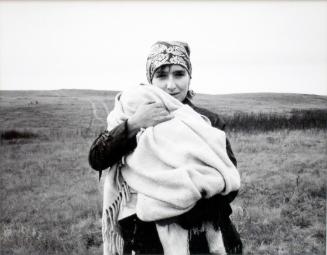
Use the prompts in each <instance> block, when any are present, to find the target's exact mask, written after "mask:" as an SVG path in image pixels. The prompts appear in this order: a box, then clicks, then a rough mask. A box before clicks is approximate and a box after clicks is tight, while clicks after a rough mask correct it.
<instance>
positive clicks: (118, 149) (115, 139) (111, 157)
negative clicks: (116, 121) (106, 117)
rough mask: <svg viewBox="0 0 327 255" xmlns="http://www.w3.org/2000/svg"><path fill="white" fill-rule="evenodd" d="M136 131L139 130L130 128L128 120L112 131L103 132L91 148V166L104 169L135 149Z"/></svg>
mask: <svg viewBox="0 0 327 255" xmlns="http://www.w3.org/2000/svg"><path fill="white" fill-rule="evenodd" d="M136 133H137V131H135V130H131V129H129V125H128V121H127V120H126V121H124V122H123V123H121V124H120V125H118V126H116V127H115V128H114V129H112V130H111V131H107V130H106V131H103V132H101V134H100V135H99V136H98V137H97V138H96V139H95V140H94V142H93V143H92V145H91V148H90V152H89V164H90V166H91V167H92V168H93V169H95V170H97V171H102V170H104V169H106V168H108V167H111V166H113V165H114V164H116V163H117V162H118V161H119V160H120V159H121V158H122V157H123V156H124V155H126V154H128V153H129V152H131V151H133V150H134V149H135V147H136Z"/></svg>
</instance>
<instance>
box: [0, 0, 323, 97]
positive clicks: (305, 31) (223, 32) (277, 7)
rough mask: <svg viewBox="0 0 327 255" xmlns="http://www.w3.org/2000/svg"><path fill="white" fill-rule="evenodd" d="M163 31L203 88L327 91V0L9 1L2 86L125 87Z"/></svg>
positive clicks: (0, 64) (1, 12)
mask: <svg viewBox="0 0 327 255" xmlns="http://www.w3.org/2000/svg"><path fill="white" fill-rule="evenodd" d="M158 40H182V41H186V42H188V43H189V45H190V47H191V61H192V64H193V79H192V88H193V89H194V90H195V91H196V92H201V93H210V94H225V93H243V92H291V93H308V94H324V95H327V1H208V2H203V1H190V2H188V1H180V2H174V1H167V2H160V1H153V2H150V1H144V2H141V1H132V2H129V1H123V2H118V1H117V2H115V1H43V2H42V1H0V89H2V90H28V89H40V90H45V89H63V88H76V89H99V90H122V89H126V88H128V87H131V86H134V85H136V84H139V83H141V82H146V76H145V61H146V56H147V54H148V51H149V48H150V46H151V45H152V44H153V43H154V42H156V41H158Z"/></svg>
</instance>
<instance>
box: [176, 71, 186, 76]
mask: <svg viewBox="0 0 327 255" xmlns="http://www.w3.org/2000/svg"><path fill="white" fill-rule="evenodd" d="M184 75H185V73H184V72H176V73H175V76H176V77H182V76H184Z"/></svg>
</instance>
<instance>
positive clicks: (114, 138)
mask: <svg viewBox="0 0 327 255" xmlns="http://www.w3.org/2000/svg"><path fill="white" fill-rule="evenodd" d="M146 69H147V79H148V81H149V83H150V84H152V86H155V87H157V88H160V89H161V90H163V91H164V92H166V93H168V94H169V95H171V96H172V97H174V98H175V99H177V100H178V101H180V102H182V103H183V104H185V105H189V106H190V107H191V108H193V110H195V111H196V112H198V113H199V114H201V115H204V116H206V117H207V118H208V119H209V120H210V122H211V124H212V126H213V127H215V128H217V129H220V130H224V128H225V124H224V123H223V121H222V120H221V119H220V118H219V116H218V115H216V114H215V113H212V112H210V111H208V110H206V109H202V108H199V107H196V106H194V105H193V104H192V103H191V101H190V99H191V97H192V94H191V93H190V90H189V86H190V80H191V77H192V66H191V62H190V50H189V47H188V45H187V44H185V43H182V42H157V43H155V44H154V45H153V46H152V49H151V52H150V54H149V56H148V59H147V68H146ZM172 119H173V116H172V115H171V113H170V112H169V111H167V109H166V108H165V107H164V105H163V104H160V103H156V102H148V103H146V104H143V105H141V106H140V107H138V108H137V110H136V111H135V113H134V114H133V115H132V116H131V117H129V118H128V119H127V120H126V121H124V122H123V123H121V124H118V125H116V126H115V127H111V128H110V131H105V132H103V133H101V134H100V136H99V137H98V138H97V139H96V140H95V141H94V142H93V144H92V146H91V149H90V154H89V162H90V165H91V166H92V168H94V169H95V170H98V171H100V173H101V171H102V170H104V169H106V168H108V167H112V166H114V165H115V164H117V163H118V162H119V161H120V160H121V159H122V158H123V157H124V156H126V155H128V154H129V153H131V152H132V151H134V149H135V148H136V147H137V139H136V135H137V133H138V132H139V131H140V129H145V128H148V127H153V126H156V125H158V124H160V123H163V122H166V121H169V120H172ZM226 150H227V154H228V156H229V158H230V160H231V161H232V162H233V164H234V165H235V166H236V159H235V157H234V155H233V152H232V149H231V146H230V143H229V141H228V140H227V139H226ZM131 194H132V196H131V198H130V199H129V201H128V202H127V203H125V204H124V205H123V206H122V207H121V208H120V210H119V217H118V219H119V225H120V229H121V235H122V238H123V240H124V253H125V254H129V253H131V252H132V251H134V252H136V254H138V253H143V254H156V253H162V252H163V248H162V244H161V242H160V240H159V237H158V233H157V229H156V225H155V223H154V222H144V221H142V220H140V219H139V218H138V217H137V216H136V214H135V210H133V207H135V196H134V197H133V191H132V192H131ZM134 194H135V193H134ZM236 194H237V192H231V193H230V194H228V195H226V196H222V195H219V194H218V195H215V196H213V197H211V198H209V199H201V200H199V201H198V202H197V203H196V205H195V206H194V207H193V208H192V209H191V210H189V211H188V212H186V213H184V214H182V215H181V216H178V217H175V218H173V219H168V220H167V221H168V222H169V221H172V222H175V223H178V225H179V226H181V227H182V228H184V229H186V230H194V229H198V230H199V231H190V233H191V234H190V235H189V249H190V252H191V253H209V245H208V241H207V239H206V237H205V234H204V233H203V232H202V231H201V226H202V223H203V222H212V223H213V225H214V226H215V227H216V228H219V229H220V230H221V232H222V238H223V242H224V246H225V249H226V251H227V252H228V253H230V254H240V253H241V252H242V243H241V240H240V238H239V235H238V233H237V231H236V229H235V228H234V226H233V225H232V223H231V221H230V219H229V215H230V214H231V212H232V211H231V207H230V205H229V203H230V202H231V201H232V200H233V199H234V198H235V196H236Z"/></svg>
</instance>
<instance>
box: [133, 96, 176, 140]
mask: <svg viewBox="0 0 327 255" xmlns="http://www.w3.org/2000/svg"><path fill="white" fill-rule="evenodd" d="M172 118H174V116H173V115H171V114H170V113H169V112H168V111H167V110H166V109H165V107H164V106H163V104H162V103H156V102H149V103H147V104H143V105H141V106H139V107H138V108H137V110H136V112H135V113H134V114H133V115H132V116H131V117H130V118H129V119H128V121H127V123H128V130H129V133H130V134H131V135H134V134H135V133H137V132H138V131H139V130H140V128H147V127H152V126H155V125H157V124H159V123H161V122H164V121H168V120H171V119H172Z"/></svg>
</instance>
